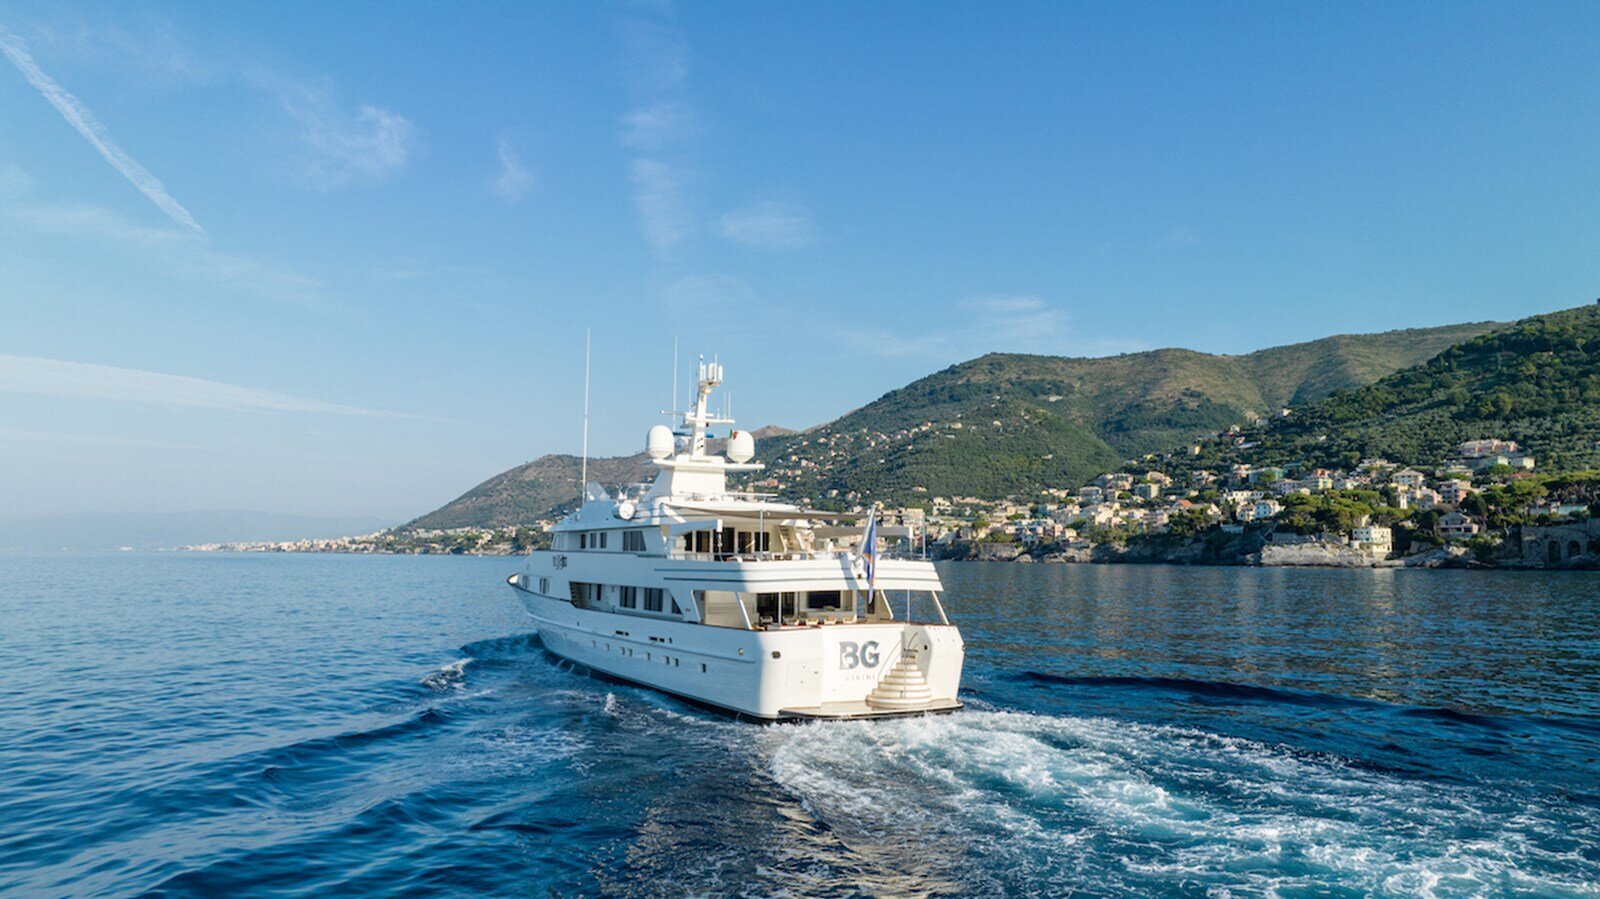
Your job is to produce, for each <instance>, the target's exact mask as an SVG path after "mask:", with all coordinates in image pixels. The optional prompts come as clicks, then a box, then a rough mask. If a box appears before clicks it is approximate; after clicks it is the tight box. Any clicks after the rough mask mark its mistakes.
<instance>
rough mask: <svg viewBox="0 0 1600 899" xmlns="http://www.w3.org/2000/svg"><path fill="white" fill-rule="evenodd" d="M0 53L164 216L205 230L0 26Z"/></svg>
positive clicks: (189, 227) (192, 228) (197, 232)
mask: <svg viewBox="0 0 1600 899" xmlns="http://www.w3.org/2000/svg"><path fill="white" fill-rule="evenodd" d="M0 53H4V54H5V56H6V58H7V59H9V60H11V64H12V65H14V66H16V67H17V69H18V71H20V72H22V76H23V77H24V78H26V79H28V83H29V84H31V85H33V86H34V88H35V89H36V90H38V91H39V93H40V94H41V95H43V96H44V98H45V99H46V100H48V101H49V102H50V105H52V106H54V107H55V108H56V111H57V112H59V113H61V117H62V118H64V119H66V120H67V124H69V125H71V126H72V127H73V128H75V129H77V131H78V133H79V134H81V135H83V137H84V139H85V140H87V141H88V142H89V144H90V146H92V147H94V148H95V149H96V150H97V151H99V153H100V155H101V156H102V157H104V158H105V160H106V162H109V163H111V167H112V168H114V169H116V170H117V171H118V172H120V173H121V174H122V177H124V178H126V179H128V182H129V183H130V184H132V185H133V186H134V187H135V188H137V189H138V190H139V192H140V193H142V194H144V195H145V196H146V197H147V198H149V200H150V202H152V203H154V204H156V208H158V209H160V210H161V211H162V212H164V213H166V214H167V217H168V218H170V219H172V220H173V221H174V222H177V223H178V224H179V225H181V226H183V227H184V228H187V229H188V230H190V231H193V232H194V233H196V234H204V233H205V229H204V228H201V227H200V223H199V222H196V221H195V220H194V216H192V215H190V214H189V210H187V209H185V208H184V207H183V204H182V203H179V202H178V201H177V200H175V199H173V197H172V195H171V194H169V193H167V189H166V187H165V186H163V185H162V183H161V181H160V179H158V178H156V176H154V175H152V174H150V172H149V170H147V169H146V168H145V167H144V166H142V165H140V164H139V163H138V162H137V161H136V160H135V159H134V158H133V157H132V156H129V155H128V154H127V153H126V152H124V151H123V149H122V148H121V147H119V146H117V143H116V141H113V140H112V139H111V135H110V134H108V133H107V132H106V129H105V126H104V125H102V124H100V120H99V119H97V118H95V116H94V113H92V112H90V111H89V109H88V107H86V106H84V105H83V104H82V103H81V102H79V101H78V98H77V97H74V96H73V95H72V94H71V93H69V92H68V91H67V90H66V88H63V87H62V86H61V85H59V84H57V83H56V81H55V79H53V78H51V77H50V76H49V75H46V74H45V73H44V71H43V70H42V69H40V68H39V66H38V64H37V63H35V62H34V61H33V54H31V53H29V52H28V45H27V44H26V43H25V42H24V41H23V40H22V38H20V37H17V36H16V35H14V34H12V33H11V32H9V31H7V30H5V29H4V28H0Z"/></svg>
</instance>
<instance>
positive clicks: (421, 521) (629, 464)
mask: <svg viewBox="0 0 1600 899" xmlns="http://www.w3.org/2000/svg"><path fill="white" fill-rule="evenodd" d="M751 433H752V434H753V435H755V437H756V439H758V440H762V439H766V438H772V437H781V436H784V435H788V434H792V433H794V432H792V431H790V430H788V429H786V428H779V427H775V426H770V425H769V426H767V427H765V428H758V429H756V430H755V431H752V432H751ZM720 444H721V441H712V442H711V446H712V448H713V449H718V451H720V448H719V447H720ZM582 463H583V460H582V459H580V458H578V457H577V456H571V455H564V454H552V455H548V456H540V457H539V458H537V459H535V460H533V461H532V462H529V463H527V464H525V465H519V466H517V467H516V468H513V469H511V470H510V471H505V472H501V473H500V474H497V475H495V476H494V477H492V478H490V479H489V480H487V481H484V482H483V483H482V484H479V485H478V486H476V487H474V488H472V489H471V490H468V491H467V492H466V493H464V494H462V495H461V496H460V497H457V498H456V499H454V500H452V501H450V502H449V503H448V504H446V505H444V506H443V507H441V508H439V509H435V510H434V511H432V512H429V513H428V514H426V515H423V516H422V517H420V518H417V519H415V520H413V521H409V522H407V523H406V524H404V525H402V526H401V527H400V528H399V529H400V530H415V529H419V528H430V529H432V528H436V529H441V530H442V529H446V528H461V527H493V528H501V527H515V526H517V525H523V524H527V523H529V522H531V521H536V520H538V519H540V518H544V517H547V516H549V515H551V514H552V513H554V512H556V511H559V510H563V509H566V508H569V507H571V506H572V505H573V504H574V503H576V502H577V499H578V478H579V472H580V471H582ZM655 472H656V469H655V467H654V466H652V465H651V464H650V460H649V459H648V458H647V457H646V456H645V454H644V453H638V454H636V455H632V456H614V457H611V458H604V459H590V460H589V480H591V481H599V482H600V483H602V484H610V485H616V484H637V483H639V482H641V481H647V480H650V479H652V478H654V477H655Z"/></svg>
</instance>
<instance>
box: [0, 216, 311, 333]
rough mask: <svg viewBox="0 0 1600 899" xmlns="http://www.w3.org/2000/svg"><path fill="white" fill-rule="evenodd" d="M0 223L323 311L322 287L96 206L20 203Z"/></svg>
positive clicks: (198, 239) (197, 279) (190, 277)
mask: <svg viewBox="0 0 1600 899" xmlns="http://www.w3.org/2000/svg"><path fill="white" fill-rule="evenodd" d="M0 219H4V220H10V221H13V222H17V223H19V224H21V225H24V226H26V227H28V228H31V229H33V230H35V231H41V232H46V233H50V234H58V235H68V236H73V237H78V238H87V239H91V240H96V241H101V242H104V243H106V244H110V245H114V246H116V247H120V248H122V249H125V250H128V251H131V252H134V253H135V254H136V255H137V256H138V258H139V259H140V260H141V261H142V262H145V263H148V264H152V265H155V266H157V267H158V268H160V269H163V270H165V271H167V272H169V273H170V274H172V275H174V276H177V277H180V278H184V279H187V280H190V281H195V282H198V283H201V284H203V285H206V286H208V287H212V288H216V289H220V290H227V291H236V292H239V293H243V294H248V295H250V296H253V297H258V298H262V299H269V300H272V301H275V302H283V301H288V302H293V303H298V304H301V305H305V306H314V307H325V306H327V305H328V300H327V297H326V295H325V292H324V289H323V285H322V283H321V282H319V281H317V280H316V279H314V278H309V277H306V276H304V275H301V274H299V273H296V272H293V271H290V270H288V269H284V268H281V267H278V266H274V265H269V264H267V263H263V262H260V261H257V260H255V259H251V258H249V257H246V256H239V255H236V254H233V253H224V252H222V251H220V250H217V249H215V248H214V247H212V246H211V244H210V242H208V241H206V240H204V239H202V238H201V237H199V236H197V235H195V234H192V233H190V232H187V231H178V230H173V229H169V228H154V227H150V226H148V225H141V224H138V223H136V222H133V221H130V220H128V219H127V218H124V217H123V216H121V215H119V214H117V213H115V212H113V211H111V210H109V209H106V208H104V207H100V206H91V205H84V204H79V203H53V202H23V203H19V204H13V205H8V206H6V207H3V208H0Z"/></svg>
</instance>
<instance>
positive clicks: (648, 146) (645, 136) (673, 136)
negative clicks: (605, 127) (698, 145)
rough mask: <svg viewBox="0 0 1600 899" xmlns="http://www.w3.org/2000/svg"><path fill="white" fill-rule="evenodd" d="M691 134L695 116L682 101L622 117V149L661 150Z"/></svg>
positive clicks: (654, 105)
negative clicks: (623, 147)
mask: <svg viewBox="0 0 1600 899" xmlns="http://www.w3.org/2000/svg"><path fill="white" fill-rule="evenodd" d="M693 134H694V112H693V111H692V110H691V109H690V107H689V104H687V103H685V102H684V101H682V100H663V101H661V102H659V103H654V104H651V105H648V106H641V107H639V108H638V109H635V110H633V111H631V112H629V113H628V114H627V115H625V116H623V117H622V135H621V137H622V145H623V146H625V147H630V148H632V149H635V150H646V151H652V152H653V151H659V150H663V149H665V148H667V147H670V146H672V145H674V144H679V143H682V142H684V141H685V140H687V139H688V138H689V137H690V136H692V135H693Z"/></svg>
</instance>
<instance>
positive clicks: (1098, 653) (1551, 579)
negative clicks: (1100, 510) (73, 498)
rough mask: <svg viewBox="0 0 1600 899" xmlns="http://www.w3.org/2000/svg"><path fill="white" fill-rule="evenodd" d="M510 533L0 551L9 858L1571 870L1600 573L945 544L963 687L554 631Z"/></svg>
mask: <svg viewBox="0 0 1600 899" xmlns="http://www.w3.org/2000/svg"><path fill="white" fill-rule="evenodd" d="M518 564H519V561H518V560H514V559H503V558H484V559H477V558H438V557H434V558H406V557H397V558H372V557H353V556H351V557H345V556H292V555H289V556H286V555H271V556H268V555H262V556H225V555H177V554H167V555H135V554H120V555H104V556H83V555H78V556H73V555H54V556H0V583H4V584H6V585H8V588H7V590H6V595H5V596H4V597H3V598H0V671H3V672H4V675H3V678H4V681H3V682H4V684H5V687H6V690H5V693H6V696H7V702H6V706H5V708H4V711H3V712H0V771H3V772H4V773H5V776H4V777H3V778H0V893H15V894H18V895H129V894H140V893H151V894H156V895H170V896H183V895H215V894H229V893H248V894H259V895H304V894H311V893H325V892H329V891H332V890H339V891H343V892H361V893H374V894H380V895H384V894H393V893H400V892H405V893H408V894H420V895H429V894H439V895H451V894H459V893H464V892H470V893H486V894H516V895H525V894H540V895H577V894H595V893H604V894H610V895H635V896H637V895H673V896H676V895H683V894H685V893H696V894H709V895H742V894H751V895H772V894H776V893H781V892H788V893H791V894H794V895H857V894H869V895H958V894H981V895H993V894H997V893H999V892H1002V891H1003V892H1007V893H1015V894H1035V895H1060V894H1063V893H1066V892H1072V891H1078V892H1081V893H1083V894H1088V895H1101V894H1108V893H1138V894H1156V895H1160V894H1170V895H1196V894H1202V895H1203V894H1207V893H1208V892H1209V893H1212V894H1216V895H1264V894H1269V893H1276V894H1278V895H1309V894H1315V895H1328V894H1334V895H1343V894H1348V895H1366V894H1377V895H1396V896H1400V895H1406V896H1409V895H1418V894H1433V895H1441V896H1446V895H1481V894H1508V893H1510V894H1517V893H1521V894H1527V895H1541V896H1545V895H1558V896H1559V895H1595V894H1596V893H1597V887H1596V884H1597V883H1600V788H1597V787H1596V783H1597V782H1600V777H1597V774H1600V606H1597V605H1596V603H1595V602H1594V585H1593V580H1592V576H1591V575H1585V574H1582V573H1560V572H1549V573H1544V572H1453V571H1426V572H1424V571H1331V570H1318V571H1283V570H1255V569H1218V568H1210V569H1200V568H1196V569H1185V568H1168V567H1158V566H1148V567H1143V566H1128V567H1113V566H1024V565H978V564H955V565H945V566H942V567H941V573H942V574H943V576H944V578H945V580H946V585H947V587H948V593H949V595H948V598H947V605H948V607H949V608H950V611H951V614H952V616H953V617H954V618H955V619H956V621H957V623H959V624H960V625H961V627H962V630H963V634H964V635H965V637H966V640H967V644H968V668H967V677H966V689H965V691H964V696H965V698H966V699H967V700H968V709H967V710H966V711H964V712H961V713H958V714H955V715H951V716H945V717H937V718H926V719H913V720H900V721H887V722H869V723H815V724H805V725H781V726H758V725H751V724H744V723H739V722H735V721H731V720H727V719H725V718H721V717H718V716H716V715H713V714H710V713H707V712H704V711H701V710H698V709H695V708H691V707H688V706H686V705H683V704H681V703H679V702H677V701H675V700H672V699H669V698H666V697H663V696H660V695H658V694H655V693H652V692H650V691H647V690H644V689H640V688H634V687H630V686H623V685H619V684H616V683H611V682H607V681H603V680H599V679H595V678H592V677H589V676H587V675H585V674H583V673H581V672H577V671H573V670H572V669H571V668H570V667H569V666H566V665H564V664H561V663H558V662H557V661H555V660H554V659H552V658H551V657H550V656H548V655H546V654H545V653H544V652H543V651H542V649H541V648H540V645H539V641H538V638H537V637H536V636H534V635H533V634H532V633H531V628H530V626H529V622H528V620H527V619H526V617H525V616H524V615H523V613H522V611H521V609H520V607H519V606H518V605H517V603H516V602H515V601H514V600H513V598H512V597H511V596H510V594H509V591H508V590H507V588H506V587H505V586H504V584H503V578H504V576H505V574H507V573H508V572H509V571H511V570H513V569H514V568H515V567H517V566H518Z"/></svg>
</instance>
